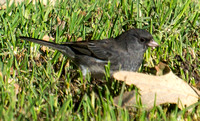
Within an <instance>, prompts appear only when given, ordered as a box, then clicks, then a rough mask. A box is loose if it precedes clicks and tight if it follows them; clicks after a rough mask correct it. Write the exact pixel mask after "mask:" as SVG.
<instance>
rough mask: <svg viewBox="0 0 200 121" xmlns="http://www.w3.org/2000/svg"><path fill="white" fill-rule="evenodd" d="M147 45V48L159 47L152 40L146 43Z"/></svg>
mask: <svg viewBox="0 0 200 121" xmlns="http://www.w3.org/2000/svg"><path fill="white" fill-rule="evenodd" d="M147 45H148V46H149V47H157V46H159V44H158V43H157V42H155V41H154V40H153V39H152V40H150V42H149V43H147Z"/></svg>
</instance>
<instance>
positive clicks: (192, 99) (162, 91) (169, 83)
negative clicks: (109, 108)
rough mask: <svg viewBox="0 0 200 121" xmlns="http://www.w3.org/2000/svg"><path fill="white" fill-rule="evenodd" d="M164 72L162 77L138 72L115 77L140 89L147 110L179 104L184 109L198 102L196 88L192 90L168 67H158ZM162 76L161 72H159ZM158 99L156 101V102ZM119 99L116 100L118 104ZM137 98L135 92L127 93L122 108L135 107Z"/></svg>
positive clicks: (117, 74) (121, 73) (120, 73)
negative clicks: (163, 105) (158, 106)
mask: <svg viewBox="0 0 200 121" xmlns="http://www.w3.org/2000/svg"><path fill="white" fill-rule="evenodd" d="M159 67H160V70H165V71H163V74H164V73H165V75H162V76H154V75H147V74H143V73H137V72H127V71H120V72H116V73H114V75H113V77H114V78H115V79H117V80H122V81H125V83H126V84H127V85H132V84H133V85H135V86H136V87H138V88H139V93H140V94H141V101H142V104H143V105H145V106H146V108H147V109H151V108H153V106H154V103H155V105H156V106H157V105H160V104H165V103H172V104H178V107H179V108H180V109H182V108H183V107H184V106H189V105H191V104H194V103H196V102H198V99H199V94H200V91H199V90H197V89H196V88H195V87H193V88H191V87H190V86H189V85H188V84H187V83H186V82H185V81H183V80H182V79H180V78H179V77H177V76H176V75H174V74H173V73H172V72H171V71H170V69H169V67H168V66H166V65H165V66H163V64H160V65H158V66H157V67H156V68H157V70H159ZM159 74H160V72H159ZM155 99H156V101H154V100H155ZM118 100H119V97H116V98H115V99H114V102H115V103H117V102H118ZM135 100H136V96H135V95H134V91H131V92H125V93H124V94H123V98H122V106H133V105H135V104H136V102H135Z"/></svg>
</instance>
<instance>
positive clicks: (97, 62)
mask: <svg viewBox="0 0 200 121" xmlns="http://www.w3.org/2000/svg"><path fill="white" fill-rule="evenodd" d="M19 38H20V39H21V40H26V41H30V42H34V43H37V44H40V45H43V46H47V47H51V48H53V49H55V50H58V51H60V52H61V53H63V54H64V55H66V56H67V57H68V58H69V59H71V60H72V61H73V62H74V63H75V64H76V65H77V66H78V67H79V68H80V69H81V71H82V74H83V76H86V74H87V73H90V74H91V77H94V78H98V79H99V78H102V77H103V76H105V65H107V64H108V62H109V63H110V75H112V74H113V73H114V72H116V71H119V70H123V71H134V72H135V71H137V70H138V69H139V67H140V65H141V64H142V62H143V57H144V53H145V51H146V50H147V48H148V47H157V46H159V44H158V43H156V42H155V41H154V39H153V36H152V35H151V34H150V33H149V32H148V31H147V30H145V29H137V28H135V29H130V30H128V31H126V32H123V33H122V34H120V35H118V36H117V37H115V38H109V39H102V40H89V41H76V42H65V43H62V44H58V43H54V42H49V41H44V40H40V39H35V38H30V37H24V36H20V37H19Z"/></svg>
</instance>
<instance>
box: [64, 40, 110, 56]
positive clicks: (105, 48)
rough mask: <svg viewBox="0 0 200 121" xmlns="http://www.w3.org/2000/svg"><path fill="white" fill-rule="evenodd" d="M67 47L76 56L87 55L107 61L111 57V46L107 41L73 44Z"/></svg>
mask: <svg viewBox="0 0 200 121" xmlns="http://www.w3.org/2000/svg"><path fill="white" fill-rule="evenodd" d="M67 45H68V47H70V48H71V49H72V51H73V52H75V53H76V54H80V55H88V56H92V57H94V58H98V59H102V60H108V58H109V57H110V56H111V55H112V54H111V51H110V50H111V46H112V44H110V41H109V40H100V41H89V42H75V43H68V44H67Z"/></svg>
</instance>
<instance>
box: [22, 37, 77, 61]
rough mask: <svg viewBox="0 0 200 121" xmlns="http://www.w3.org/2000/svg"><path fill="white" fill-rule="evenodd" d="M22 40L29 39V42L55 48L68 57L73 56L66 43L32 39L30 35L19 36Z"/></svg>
mask: <svg viewBox="0 0 200 121" xmlns="http://www.w3.org/2000/svg"><path fill="white" fill-rule="evenodd" d="M19 38H20V39H22V40H26V41H30V42H34V43H37V44H41V45H44V46H47V47H51V48H53V49H56V50H58V51H60V52H62V53H63V54H65V55H67V56H68V57H70V58H74V55H75V54H74V52H73V51H72V50H71V49H70V48H69V47H67V45H64V44H57V43H53V42H48V41H44V40H40V39H34V38H30V37H22V36H21V37H19Z"/></svg>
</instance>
